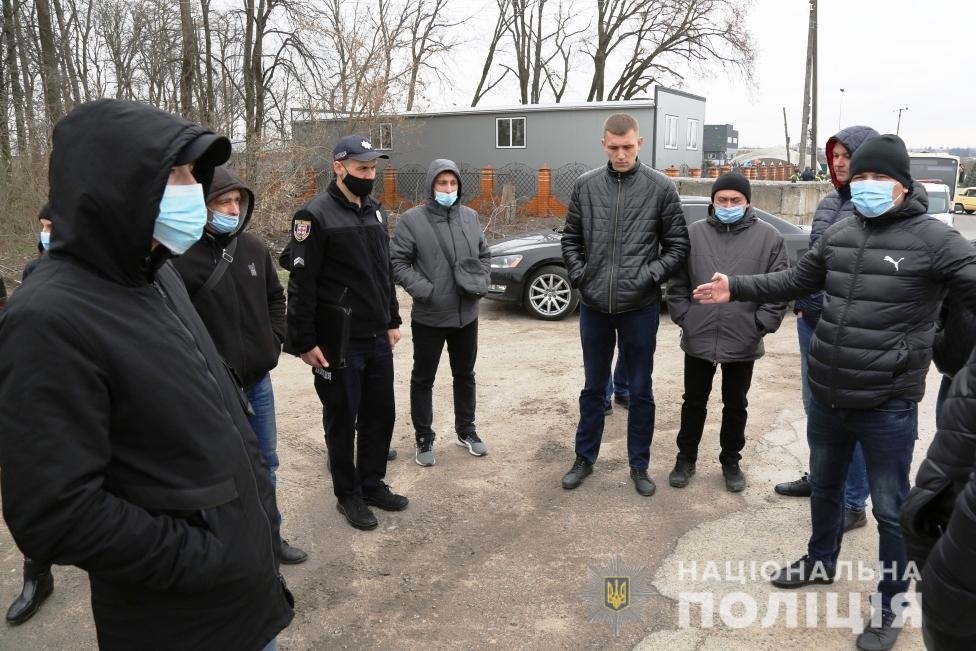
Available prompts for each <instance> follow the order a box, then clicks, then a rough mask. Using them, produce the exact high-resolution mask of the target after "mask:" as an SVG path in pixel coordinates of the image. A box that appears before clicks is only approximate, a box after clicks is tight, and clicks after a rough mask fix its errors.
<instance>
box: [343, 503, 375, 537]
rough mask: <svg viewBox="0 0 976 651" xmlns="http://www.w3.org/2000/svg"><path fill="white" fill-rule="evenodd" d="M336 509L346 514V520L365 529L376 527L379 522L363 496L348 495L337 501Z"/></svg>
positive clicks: (358, 527)
mask: <svg viewBox="0 0 976 651" xmlns="http://www.w3.org/2000/svg"><path fill="white" fill-rule="evenodd" d="M336 510H337V511H339V513H341V514H342V515H344V516H346V522H348V523H349V524H351V525H352V526H354V527H356V528H357V529H362V530H363V531H369V530H370V529H375V528H376V526H377V525H378V524H379V521H378V520H377V519H376V516H375V515H373V512H372V511H370V510H369V507H368V506H366V502H364V501H363V499H362V498H361V497H346V498H343V499H341V500H339V501H337V502H336Z"/></svg>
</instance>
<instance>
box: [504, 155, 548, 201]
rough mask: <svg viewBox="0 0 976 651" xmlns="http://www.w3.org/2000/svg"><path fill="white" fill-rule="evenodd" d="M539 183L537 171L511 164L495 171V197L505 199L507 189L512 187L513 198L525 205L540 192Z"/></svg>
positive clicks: (518, 164) (519, 164)
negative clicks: (504, 194)
mask: <svg viewBox="0 0 976 651" xmlns="http://www.w3.org/2000/svg"><path fill="white" fill-rule="evenodd" d="M538 181H539V177H538V171H537V170H535V169H533V168H531V167H528V166H527V165H522V164H521V163H510V164H508V165H506V166H505V167H501V168H499V169H497V170H495V196H497V197H503V193H504V192H505V187H506V186H510V187H511V188H512V192H513V198H514V199H515V200H516V201H517V202H519V203H524V202H526V201H528V200H529V199H531V198H532V197H534V196H535V195H536V193H537V192H538V189H537V188H538V185H539V183H538Z"/></svg>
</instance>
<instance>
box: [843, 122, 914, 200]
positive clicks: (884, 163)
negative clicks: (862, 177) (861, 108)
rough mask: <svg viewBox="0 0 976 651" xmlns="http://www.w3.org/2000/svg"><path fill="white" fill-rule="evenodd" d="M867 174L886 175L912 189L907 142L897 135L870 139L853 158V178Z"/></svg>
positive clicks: (858, 149)
mask: <svg viewBox="0 0 976 651" xmlns="http://www.w3.org/2000/svg"><path fill="white" fill-rule="evenodd" d="M865 172H874V173H875V174H884V175H886V176H890V177H891V178H893V179H895V180H896V181H898V182H899V183H901V184H902V185H903V186H905V187H906V188H908V189H911V187H912V168H911V164H910V163H909V161H908V149H907V148H906V147H905V141H903V140H902V139H901V138H899V137H898V136H896V135H893V134H890V133H886V134H885V135H883V136H875V137H874V138H868V139H867V140H865V141H864V142H863V143H861V146H860V147H858V148H857V151H855V152H854V155H853V156H851V177H854V176H856V175H857V174H863V173H865Z"/></svg>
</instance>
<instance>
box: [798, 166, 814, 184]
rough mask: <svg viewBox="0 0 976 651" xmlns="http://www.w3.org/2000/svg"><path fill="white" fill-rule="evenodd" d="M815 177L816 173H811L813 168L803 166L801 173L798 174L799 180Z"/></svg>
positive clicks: (808, 179)
mask: <svg viewBox="0 0 976 651" xmlns="http://www.w3.org/2000/svg"><path fill="white" fill-rule="evenodd" d="M816 178H817V175H816V174H814V173H813V170H812V169H810V168H809V167H807V168H804V170H803V173H802V174H800V180H801V181H813V180H814V179H816Z"/></svg>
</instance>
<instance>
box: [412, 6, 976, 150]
mask: <svg viewBox="0 0 976 651" xmlns="http://www.w3.org/2000/svg"><path fill="white" fill-rule="evenodd" d="M591 1H592V0H577V2H578V3H579V2H583V3H589V2H591ZM456 6H457V7H458V8H459V9H463V10H464V11H465V13H477V14H478V16H477V17H476V18H475V19H474V20H473V21H472V22H471V32H470V34H471V36H470V38H471V40H470V41H469V42H468V43H467V44H466V45H465V46H463V47H462V48H461V49H460V50H459V51H458V52H457V56H455V57H452V58H453V63H449V64H447V67H448V70H449V73H450V74H451V77H452V82H453V83H452V85H451V86H450V87H448V88H440V89H434V93H433V98H432V100H431V102H430V108H441V107H449V106H452V105H456V106H458V107H461V106H468V105H469V104H470V102H471V97H472V95H473V92H474V88H475V86H476V84H477V81H478V76H479V74H480V72H481V65H482V63H483V56H484V51H485V45H486V41H487V38H488V36H489V34H488V32H489V31H490V30H491V29H492V27H493V25H494V15H495V12H494V11H493V9H492V8H493V7H494V6H495V2H494V0H484V1H482V0H460V2H459V3H458V5H456ZM580 6H582V5H580ZM479 7H481V8H483V11H480V12H479V11H478V9H479ZM808 7H809V5H808V3H807V1H806V0H753V2H752V6H751V9H750V11H749V19H748V22H749V25H750V30H751V33H752V36H753V39H754V41H755V43H756V45H757V47H758V56H757V61H756V72H757V87H755V88H752V89H750V88H748V87H747V86H746V84H745V82H744V81H742V79H741V78H738V77H733V78H729V77H726V76H725V75H724V74H723V75H721V76H720V77H718V78H715V79H710V80H702V79H693V78H688V79H687V80H686V82H685V83H684V85H682V86H680V88H681V89H682V90H686V91H688V92H690V93H695V94H698V95H703V96H704V97H705V98H706V100H707V103H706V122H707V123H709V124H724V123H729V124H732V125H733V126H734V127H735V128H736V129H738V131H739V143H740V146H775V145H780V144H782V143H783V141H784V133H783V107H784V106H785V107H786V112H787V121H788V124H789V131H790V138H791V139H792V141H793V142H794V143H795V142H796V140H797V138H798V135H799V129H800V118H801V104H802V100H803V78H804V61H805V57H806V47H807V36H806V35H807V21H808V16H809V11H808ZM818 13H819V66H818V76H819V79H818V85H819V95H820V102H819V107H818V111H819V116H818V138H817V139H818V141H819V145H820V146H821V147H822V146H823V143H824V142H825V141H826V139H827V138H828V137H829V136H830V135H832V134H833V133H834V132H836V131H837V129H838V121H839V122H840V124H841V125H842V126H849V125H852V124H866V125H869V126H872V127H874V128H875V129H878V130H879V131H881V132H882V133H894V132H895V129H896V126H897V123H898V112H897V109H898V108H904V107H907V108H908V110H907V111H903V112H902V114H901V129H900V135H901V136H902V137H903V138H904V139H905V140H906V142H907V143H908V146H909V147H910V148H923V147H939V146H946V147H949V146H976V3H973V2H971V1H970V0H922V1H921V2H916V1H909V0H888V1H885V0H820V2H819V5H818ZM479 32H482V33H481V34H479ZM841 88H843V89H844V92H843V93H841V91H840V89H841ZM588 90H589V76H588V75H587V74H580V75H578V76H576V77H575V78H573V83H572V84H571V87H570V91H568V92H567V97H566V98H565V99H564V101H581V100H585V99H586V92H587V91H588ZM651 96H653V95H652V94H651ZM517 101H518V95H517V91H514V90H511V89H510V90H509V91H508V92H505V93H498V92H495V93H493V94H492V95H489V96H488V97H486V98H485V99H484V100H482V102H481V103H480V106H491V105H511V104H513V103H517Z"/></svg>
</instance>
